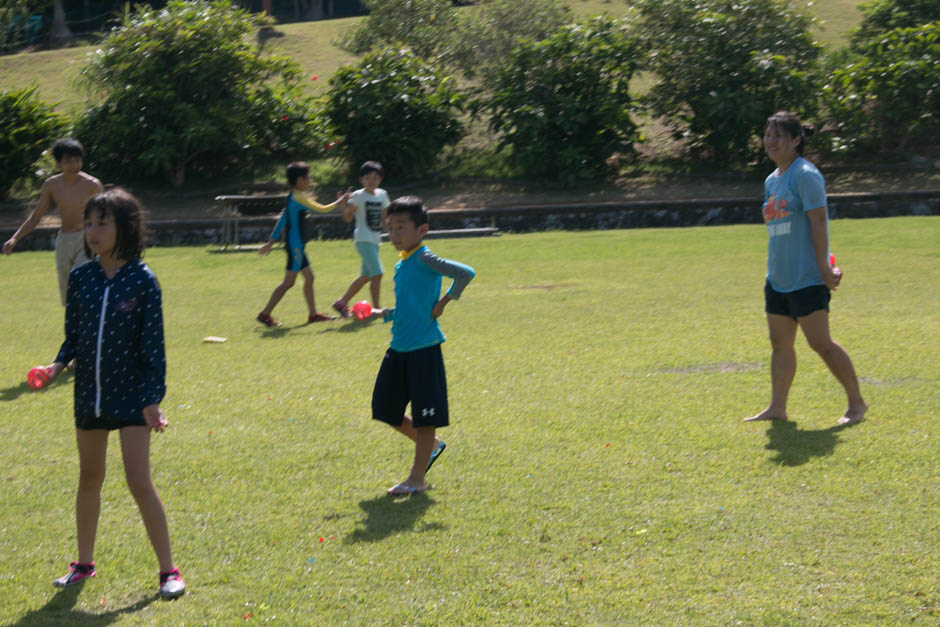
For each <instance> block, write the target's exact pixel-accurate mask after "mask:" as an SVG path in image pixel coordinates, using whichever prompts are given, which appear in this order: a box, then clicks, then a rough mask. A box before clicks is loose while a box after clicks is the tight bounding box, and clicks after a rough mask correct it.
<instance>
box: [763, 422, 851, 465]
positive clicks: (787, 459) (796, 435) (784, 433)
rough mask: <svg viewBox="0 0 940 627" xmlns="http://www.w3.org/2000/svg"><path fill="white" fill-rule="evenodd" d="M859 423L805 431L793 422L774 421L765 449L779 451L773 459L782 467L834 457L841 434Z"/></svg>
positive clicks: (768, 430)
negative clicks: (817, 458) (818, 458)
mask: <svg viewBox="0 0 940 627" xmlns="http://www.w3.org/2000/svg"><path fill="white" fill-rule="evenodd" d="M857 424H859V423H857V422H855V423H851V424H847V425H835V426H833V427H829V428H828V429H820V430H818V431H812V430H808V431H804V430H802V429H799V428H798V427H797V426H796V423H795V422H793V421H792V420H774V421H773V424H771V425H770V428H769V429H767V439H768V442H767V446H765V447H764V448H766V449H768V450H771V451H777V454H776V455H775V456H774V457H773V458H772V459H771V461H772V462H774V463H776V464H780V465H781V466H799V465H801V464H805V463H806V462H808V461H809V460H811V459H813V458H814V457H826V456H827V455H832V453H833V451H835V448H836V444H838V443H839V432H840V431H842V430H843V429H848V428H851V427H854V426H855V425H857Z"/></svg>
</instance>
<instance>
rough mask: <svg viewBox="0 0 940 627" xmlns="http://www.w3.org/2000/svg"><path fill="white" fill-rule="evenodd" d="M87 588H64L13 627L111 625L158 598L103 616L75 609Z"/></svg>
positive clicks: (75, 586) (140, 601) (151, 598)
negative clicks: (81, 594)
mask: <svg viewBox="0 0 940 627" xmlns="http://www.w3.org/2000/svg"><path fill="white" fill-rule="evenodd" d="M84 587H85V582H84V581H83V582H80V583H78V584H75V585H74V586H69V587H68V588H62V589H61V590H59V591H58V592H56V593H55V594H54V595H53V596H52V598H51V599H49V601H48V602H47V603H46V604H45V605H44V606H42V607H41V608H39V609H38V610H33V611H32V612H28V613H26V614H24V615H23V616H22V617H21V618H20V619H19V620H18V621H16V622H15V623H13V625H12V627H47V626H48V625H110V624H112V623H115V622H117V621H118V620H119V619H120V618H121V617H122V616H123V615H125V614H133V613H134V612H139V611H140V610H142V609H144V608H145V607H147V606H148V605H150V604H151V603H153V602H154V601H155V600H156V599H157V598H158V597H157V595H156V594H154V595H153V596H150V597H147V598H144V599H141V600H139V601H137V602H136V603H132V604H131V605H128V606H125V607H122V608H118V609H115V610H111V611H109V612H102V613H101V614H89V613H88V612H81V611H77V610H75V609H73V608H74V607H75V604H76V603H77V602H78V595H79V593H80V592H81V591H82V588H84Z"/></svg>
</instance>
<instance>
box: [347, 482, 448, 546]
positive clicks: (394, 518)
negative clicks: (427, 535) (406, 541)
mask: <svg viewBox="0 0 940 627" xmlns="http://www.w3.org/2000/svg"><path fill="white" fill-rule="evenodd" d="M432 505H434V500H433V499H431V498H430V497H429V496H428V493H427V492H418V493H417V494H412V495H410V496H408V497H406V498H391V497H389V496H387V495H383V496H378V497H376V498H374V499H368V500H365V501H360V502H359V507H360V508H362V511H364V512H365V513H366V517H365V520H363V521H362V522H361V523H360V524H361V526H360V527H357V528H356V529H354V530H353V532H352V533H351V534H350V535H349V537H348V538H347V542H378V541H379V540H382V539H384V538H387V537H388V536H390V535H392V534H394V533H399V532H402V531H413V530H415V529H414V527H415V524H416V523H417V522H418V520H420V519H421V517H422V516H424V513H425V512H426V511H427V510H428V508H429V507H431V506H432ZM442 528H443V525H441V524H440V523H432V524H425V525H423V526H422V527H421V528H420V529H417V530H416V531H435V530H439V529H442Z"/></svg>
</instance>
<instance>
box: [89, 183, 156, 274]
mask: <svg viewBox="0 0 940 627" xmlns="http://www.w3.org/2000/svg"><path fill="white" fill-rule="evenodd" d="M92 212H96V213H97V214H98V216H99V217H102V218H103V217H105V216H112V217H113V218H114V227H115V230H116V231H117V237H116V238H115V241H114V254H115V256H117V258H118V259H128V260H130V259H140V258H141V257H142V256H143V254H144V247H145V246H146V238H147V222H146V211H144V208H143V207H142V206H141V204H140V201H139V200H137V198H135V197H134V196H133V195H132V194H131V193H130V192H128V191H127V190H125V189H123V188H121V187H111V188H109V189H106V190H105V191H103V192H101V193H100V194H95V195H94V196H92V197H91V198H89V199H88V202H87V203H85V214H84V217H85V220H88V218H89V217H90V216H91V214H92ZM85 254H86V255H87V256H88V257H89V258H90V257H91V250H90V249H89V248H88V242H85Z"/></svg>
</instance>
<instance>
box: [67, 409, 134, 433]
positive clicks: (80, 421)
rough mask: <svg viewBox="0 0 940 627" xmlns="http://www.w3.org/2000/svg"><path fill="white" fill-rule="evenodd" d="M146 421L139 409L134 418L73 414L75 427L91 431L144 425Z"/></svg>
mask: <svg viewBox="0 0 940 627" xmlns="http://www.w3.org/2000/svg"><path fill="white" fill-rule="evenodd" d="M146 426H147V421H146V420H145V419H144V412H143V411H141V412H140V415H139V416H138V417H137V418H134V419H128V418H113V417H111V416H101V417H100V418H99V417H96V416H94V415H91V416H75V428H76V429H81V430H82V431H91V430H93V429H107V430H108V431H115V430H117V429H123V428H124V427H146Z"/></svg>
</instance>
